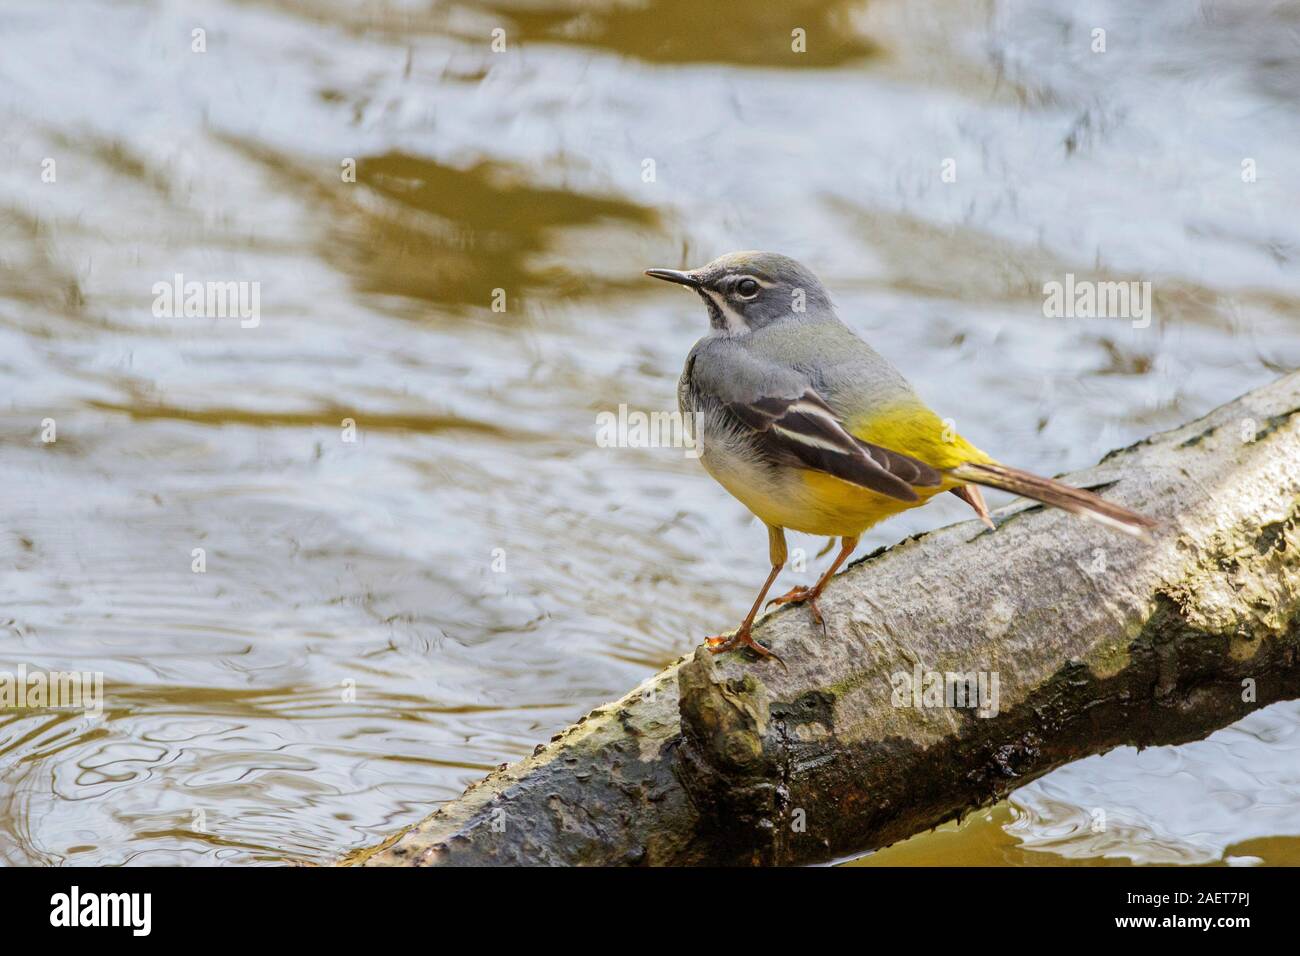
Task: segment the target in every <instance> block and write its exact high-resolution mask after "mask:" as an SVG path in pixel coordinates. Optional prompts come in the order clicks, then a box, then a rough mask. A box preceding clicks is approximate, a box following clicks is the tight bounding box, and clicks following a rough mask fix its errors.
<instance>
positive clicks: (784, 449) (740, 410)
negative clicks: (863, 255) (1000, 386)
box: [681, 343, 942, 501]
mask: <svg viewBox="0 0 1300 956" xmlns="http://www.w3.org/2000/svg"><path fill="white" fill-rule="evenodd" d="M702 344H703V343H702ZM681 386H682V394H683V395H684V396H686V398H685V401H688V402H690V403H691V405H692V407H693V408H694V409H695V410H701V408H703V409H705V410H709V411H711V412H712V413H714V414H719V415H722V416H723V417H724V418H725V419H726V421H727V424H728V425H730V426H731V427H732V428H733V429H735V430H739V431H743V432H744V433H746V435H747V437H748V438H749V439H750V444H751V446H752V447H753V448H754V449H755V450H756V451H757V452H758V453H759V454H761V455H763V456H764V457H765V458H767V459H768V460H770V461H772V462H773V463H775V464H781V465H789V466H794V467H798V468H807V469H811V470H813V471H821V472H825V473H826V474H828V475H833V476H834V477H836V478H839V479H841V480H843V481H847V482H850V483H852V484H855V485H859V486H861V487H863V488H868V489H870V490H871V491H875V492H879V493H880V494H884V495H889V496H890V497H892V498H897V499H899V500H901V501H916V500H917V498H918V497H919V496H918V495H917V493H916V491H915V490H914V489H913V486H925V487H933V486H935V485H938V484H939V483H940V482H941V481H942V478H941V476H940V474H939V472H938V471H936V470H935V469H934V468H931V467H930V466H929V465H927V464H925V463H924V462H922V461H918V460H917V459H915V458H912V457H911V456H910V455H904V454H902V453H901V452H896V451H892V450H891V449H888V448H882V447H881V446H879V445H873V444H871V443H869V442H864V441H861V440H860V439H857V438H855V437H854V436H853V435H852V434H850V432H849V431H848V429H847V428H845V426H844V423H843V422H842V421H841V420H840V419H839V417H838V416H836V414H835V412H834V411H833V410H832V409H831V407H830V406H829V405H827V404H826V401H825V400H824V399H823V398H822V397H821V395H819V394H818V392H817V390H816V389H815V388H813V386H812V385H811V384H810V383H809V382H808V381H807V380H806V379H805V377H804V376H802V375H800V374H799V373H798V372H796V371H795V370H793V369H783V368H780V367H777V366H774V365H770V364H767V363H765V362H763V361H762V360H759V359H755V358H754V357H752V356H749V355H747V354H745V353H744V351H743V350H741V349H739V348H736V347H734V346H732V347H730V348H727V347H725V346H716V347H714V348H710V349H700V348H697V349H696V350H695V351H693V352H692V354H691V358H690V359H688V360H687V366H686V370H685V372H684V373H683V375H682V383H681Z"/></svg>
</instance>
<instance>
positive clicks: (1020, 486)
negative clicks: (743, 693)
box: [646, 252, 1156, 657]
mask: <svg viewBox="0 0 1300 956" xmlns="http://www.w3.org/2000/svg"><path fill="white" fill-rule="evenodd" d="M646 275H648V276H653V277H654V278H656V279H664V280H666V281H668V282H676V283H678V284H679V285H684V286H687V287H689V288H691V289H694V290H695V291H696V292H697V293H699V296H700V298H701V299H703V300H704V305H705V307H706V308H707V309H708V310H709V326H710V329H709V333H708V334H707V335H706V336H704V338H702V339H700V340H699V341H698V342H696V343H695V347H694V348H693V349H691V353H690V355H689V356H687V358H686V367H685V369H683V371H682V377H681V380H680V381H679V382H678V383H677V401H678V404H679V406H680V407H681V411H682V414H683V416H684V418H685V419H686V420H687V421H688V422H691V423H692V428H693V429H694V433H693V437H694V438H695V440H696V441H697V442H698V445H697V447H698V448H699V450H700V462H701V463H702V464H703V465H704V467H705V469H706V470H707V471H708V473H709V474H710V475H712V476H713V477H714V479H716V480H717V482H718V483H719V484H720V485H722V487H723V488H725V489H727V491H728V492H730V493H731V494H732V495H733V496H734V497H736V498H737V499H739V500H740V502H741V503H742V504H744V506H745V507H746V508H748V509H749V510H750V511H752V512H753V513H754V514H755V515H756V516H758V518H759V519H760V520H761V521H762V522H763V523H764V524H765V525H767V536H768V551H769V554H770V556H771V559H772V571H771V573H770V574H769V575H768V576H767V580H766V581H764V582H763V589H762V590H761V591H759V592H758V598H757V599H756V600H755V601H754V606H753V607H751V608H750V609H749V614H748V615H746V616H745V620H744V622H743V623H742V624H741V625H740V628H739V629H738V630H737V631H736V632H735V633H734V634H732V635H731V636H730V637H727V636H721V637H710V638H708V639H707V641H706V643H707V645H708V647H709V649H710V650H712V651H714V652H722V651H729V650H732V649H734V648H737V647H742V646H744V647H750V648H752V649H753V650H754V651H755V652H756V653H757V654H758V655H759V656H760V657H775V656H776V655H775V654H773V653H772V652H771V651H770V650H768V649H767V648H766V647H764V646H763V645H761V644H759V643H758V642H757V641H755V640H754V638H753V636H752V635H751V634H750V629H751V627H752V626H753V624H754V617H755V616H756V615H757V614H758V611H759V608H760V607H761V606H762V604H763V598H765V597H766V596H767V592H768V590H769V589H770V588H771V587H772V582H773V581H775V580H776V577H777V575H778V574H779V573H780V571H781V568H782V567H783V566H784V564H785V561H786V544H785V529H786V528H790V529H791V530H794V531H803V532H806V533H808V534H815V535H826V536H828V537H830V538H831V539H832V544H833V543H834V540H833V539H834V538H837V537H838V538H840V551H839V554H838V555H837V556H836V557H835V560H834V561H833V562H831V566H830V567H829V568H828V569H827V570H826V573H825V574H823V575H822V576H821V577H820V578H819V579H818V581H817V583H816V584H815V585H813V586H812V587H811V588H808V587H796V588H794V589H793V590H792V591H790V592H789V593H788V594H785V595H783V596H782V597H778V598H774V599H773V600H772V601H770V602H768V603H769V604H773V603H775V604H787V603H790V602H800V601H805V602H808V603H809V605H810V607H811V610H812V613H813V617H814V619H815V620H816V621H817V622H818V623H821V612H820V611H819V610H818V608H817V598H818V596H819V595H820V594H821V593H822V590H823V589H824V588H825V587H826V584H827V582H828V581H830V579H831V576H832V575H833V574H834V573H835V572H836V571H837V570H838V569H839V567H840V565H841V564H843V563H844V561H845V559H846V558H848V556H849V555H850V554H852V553H853V549H854V548H856V547H857V545H858V536H859V535H861V534H862V532H863V531H865V530H866V529H867V528H870V527H871V526H872V525H874V524H876V523H877V522H879V521H882V520H884V519H885V518H888V517H889V516H890V515H895V514H898V513H899V512H901V511H906V510H907V509H908V508H916V507H918V506H920V505H923V504H925V503H926V502H927V501H929V500H930V499H931V498H933V497H934V496H935V495H937V494H939V493H940V492H944V491H951V492H952V493H953V494H955V495H957V496H958V497H959V498H961V499H962V500H963V501H965V502H966V503H967V504H969V505H970V506H971V507H972V508H974V509H975V512H976V513H977V514H978V515H979V517H980V518H981V519H982V520H983V521H984V523H985V524H987V525H988V526H989V527H990V528H993V527H994V524H993V520H992V519H991V518H990V517H989V511H988V508H987V506H986V505H985V504H984V498H983V496H982V495H981V494H980V490H979V487H978V486H979V485H985V486H987V487H989V488H1001V489H1003V490H1004V491H1010V492H1012V493H1014V494H1018V495H1023V496H1025V497H1027V498H1032V499H1034V500H1035V501H1041V502H1043V503H1044V504H1048V505H1054V506H1055V507H1057V508H1064V509H1065V510H1066V511H1070V512H1073V513H1075V514H1078V515H1083V516H1085V517H1088V518H1092V519H1093V520H1095V521H1099V522H1101V523H1102V524H1106V525H1110V526H1111V527H1113V528H1117V529H1119V530H1121V531H1126V532H1128V533H1130V534H1134V535H1138V536H1144V535H1145V534H1146V531H1147V529H1149V528H1152V527H1155V525H1156V522H1154V521H1152V520H1151V519H1149V518H1145V517H1143V516H1142V515H1139V514H1135V513H1133V512H1132V511H1129V510H1127V509H1125V508H1121V507H1120V506H1119V505H1116V504H1112V503H1111V502H1108V501H1105V500H1103V499H1101V498H1099V497H1097V496H1096V495H1094V494H1092V493H1091V492H1087V491H1083V490H1081V489H1079V488H1071V487H1070V486H1069V485H1064V484H1062V483H1061V482H1059V481H1053V480H1052V479H1050V478H1040V477H1039V476H1037V475H1033V474H1030V473H1029V472H1027V471H1020V470H1019V469H1016V468H1010V467H1008V466H1006V465H1003V464H1000V463H999V462H997V461H995V460H994V459H993V458H992V457H990V456H989V455H987V454H985V453H984V452H982V451H980V450H979V449H978V448H976V447H975V446H974V445H972V444H971V443H970V442H968V441H966V439H964V438H962V437H961V436H960V435H957V434H956V433H955V432H953V431H952V430H951V429H950V428H947V427H945V424H944V422H943V420H942V419H940V418H939V416H938V415H936V414H935V413H934V412H932V411H931V410H930V409H929V408H928V407H927V406H926V405H925V403H924V402H922V401H921V399H920V398H919V397H917V395H916V393H915V392H914V391H913V390H912V387H911V386H910V385H909V384H908V383H907V380H906V379H904V378H903V376H902V375H901V374H900V373H899V372H898V370H897V369H895V368H894V367H893V366H892V365H890V364H889V362H887V361H885V359H884V358H882V357H881V356H880V355H879V354H878V353H877V352H876V351H875V350H874V349H872V348H871V346H869V345H867V343H866V342H864V341H862V340H861V339H860V338H858V337H857V335H856V334H854V332H853V330H852V329H850V328H849V327H848V326H847V325H845V324H844V323H843V322H841V321H840V319H839V317H838V316H837V315H836V314H835V308H834V306H832V305H831V300H830V297H829V296H828V295H827V294H826V290H825V289H824V288H822V284H821V283H820V282H819V281H818V280H817V277H816V276H814V275H813V274H812V273H811V272H809V271H808V270H807V269H805V268H804V267H803V266H802V265H800V264H799V263H797V262H795V261H794V260H793V259H790V258H787V257H786V256H781V255H777V254H776V253H772V252H733V253H730V254H729V255H725V256H722V257H721V258H718V259H714V260H713V261H712V262H710V263H709V264H708V265H706V266H704V267H702V268H699V269H693V270H691V271H689V272H681V271H678V270H675V269H647V270H646ZM828 550H829V548H828Z"/></svg>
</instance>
